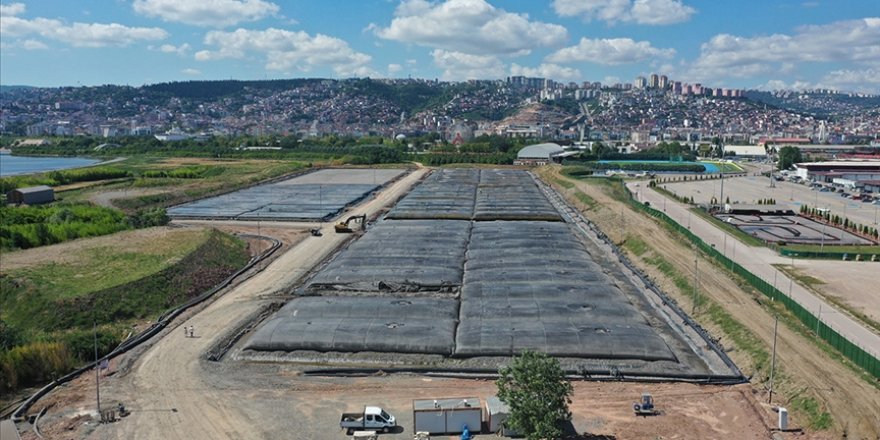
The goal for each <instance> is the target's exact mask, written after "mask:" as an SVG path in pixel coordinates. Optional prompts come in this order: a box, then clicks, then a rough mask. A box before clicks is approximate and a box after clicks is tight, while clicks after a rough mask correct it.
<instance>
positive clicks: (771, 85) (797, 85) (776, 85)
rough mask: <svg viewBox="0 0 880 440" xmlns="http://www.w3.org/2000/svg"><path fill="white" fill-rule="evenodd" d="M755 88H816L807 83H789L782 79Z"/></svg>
mask: <svg viewBox="0 0 880 440" xmlns="http://www.w3.org/2000/svg"><path fill="white" fill-rule="evenodd" d="M755 88H756V89H758V90H804V89H811V88H814V85H813V84H810V83H808V82H806V81H794V82H792V83H787V82H785V81H784V80H781V79H771V80H769V81H767V82H766V83H764V84H759V85H758V86H757V87H755Z"/></svg>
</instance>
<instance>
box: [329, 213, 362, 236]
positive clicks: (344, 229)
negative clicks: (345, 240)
mask: <svg viewBox="0 0 880 440" xmlns="http://www.w3.org/2000/svg"><path fill="white" fill-rule="evenodd" d="M351 222H355V223H360V224H361V231H364V230H366V229H367V215H366V214H362V215H353V216H351V217H349V218H348V219H347V220H345V221H344V222H339V223H337V224H336V225H335V226H334V228H335V229H336V233H337V234H346V233H352V232H354V229H352V227H351Z"/></svg>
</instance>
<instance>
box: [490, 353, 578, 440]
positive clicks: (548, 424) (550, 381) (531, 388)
mask: <svg viewBox="0 0 880 440" xmlns="http://www.w3.org/2000/svg"><path fill="white" fill-rule="evenodd" d="M499 374H500V375H501V377H499V378H498V380H497V381H495V385H496V386H497V387H498V398H499V399H500V400H501V401H502V402H504V403H505V404H507V406H508V407H509V408H510V416H509V417H508V418H507V423H508V426H509V427H510V428H512V429H514V430H516V431H517V432H519V433H520V434H522V435H525V436H526V439H528V440H538V439H556V438H560V437H561V436H562V429H560V427H559V422H561V421H565V420H571V412H570V411H569V410H568V404H569V403H571V395H572V393H573V392H574V390H573V388H572V386H571V384H570V383H569V382H568V381H567V380H566V379H565V373H564V372H563V371H562V367H560V365H559V361H557V360H556V359H555V358H552V357H549V356H547V355H546V354H543V353H537V352H534V351H530V350H526V351H524V352H522V354H520V356H518V357H515V358H514V359H513V361H512V362H511V363H510V365H508V366H506V367H503V368H501V370H500V371H499Z"/></svg>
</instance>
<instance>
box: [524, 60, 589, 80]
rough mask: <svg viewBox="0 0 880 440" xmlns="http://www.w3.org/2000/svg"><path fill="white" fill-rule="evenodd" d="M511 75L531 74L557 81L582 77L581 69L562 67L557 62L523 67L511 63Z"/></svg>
mask: <svg viewBox="0 0 880 440" xmlns="http://www.w3.org/2000/svg"><path fill="white" fill-rule="evenodd" d="M510 74H511V75H521V76H532V77H540V78H552V79H555V80H557V81H575V80H579V79H581V78H583V75H581V71H580V70H578V69H574V68H571V67H563V66H560V65H558V64H546V63H545V64H541V65H540V66H538V67H524V66H520V65H519V64H516V63H513V64H511V66H510Z"/></svg>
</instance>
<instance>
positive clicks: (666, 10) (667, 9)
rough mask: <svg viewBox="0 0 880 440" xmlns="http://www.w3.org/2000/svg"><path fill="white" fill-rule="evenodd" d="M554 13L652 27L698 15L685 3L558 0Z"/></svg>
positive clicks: (554, 4)
mask: <svg viewBox="0 0 880 440" xmlns="http://www.w3.org/2000/svg"><path fill="white" fill-rule="evenodd" d="M553 10H555V11H556V13H557V14H558V15H559V16H561V17H582V18H583V19H585V20H602V21H607V22H609V23H616V22H634V23H638V24H648V25H667V24H674V23H682V22H685V21H688V20H690V18H691V16H692V15H693V14H694V13H695V12H697V11H696V9H694V8H692V7H690V6H688V5H686V4H684V3H683V2H682V1H681V0H635V1H631V0H554V1H553Z"/></svg>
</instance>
